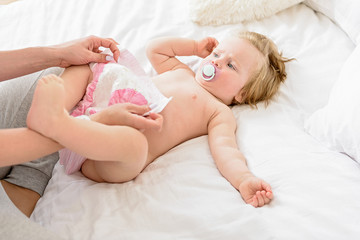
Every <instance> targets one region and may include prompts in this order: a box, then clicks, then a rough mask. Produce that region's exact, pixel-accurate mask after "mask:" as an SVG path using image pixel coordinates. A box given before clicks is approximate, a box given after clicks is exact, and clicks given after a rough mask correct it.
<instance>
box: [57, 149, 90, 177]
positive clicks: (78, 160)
mask: <svg viewBox="0 0 360 240" xmlns="http://www.w3.org/2000/svg"><path fill="white" fill-rule="evenodd" d="M59 156H60V164H61V165H64V167H65V173H66V174H68V175H70V174H73V173H74V172H77V171H79V170H80V169H81V166H82V164H83V163H84V162H85V160H86V157H83V156H81V155H79V154H77V153H76V152H73V151H71V150H69V149H67V148H64V149H61V150H60V151H59Z"/></svg>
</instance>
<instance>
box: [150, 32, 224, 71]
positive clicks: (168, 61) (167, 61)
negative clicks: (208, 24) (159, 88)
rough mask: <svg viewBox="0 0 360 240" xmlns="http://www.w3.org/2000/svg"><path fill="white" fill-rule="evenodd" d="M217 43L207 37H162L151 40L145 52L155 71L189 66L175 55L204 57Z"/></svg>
mask: <svg viewBox="0 0 360 240" xmlns="http://www.w3.org/2000/svg"><path fill="white" fill-rule="evenodd" d="M217 45H218V41H217V40H216V39H215V38H211V37H207V38H204V39H202V40H200V41H197V40H194V39H187V38H173V37H164V38H158V39H154V40H152V41H151V42H150V43H149V44H148V47H147V50H146V54H147V56H148V58H149V60H150V62H151V64H152V65H153V67H154V69H155V70H156V72H157V73H159V74H160V73H163V72H166V71H170V70H176V69H179V68H183V69H188V70H190V68H189V67H188V66H187V65H186V64H184V63H182V62H180V61H179V60H178V59H177V58H176V56H193V55H195V56H199V57H202V58H204V57H206V56H208V55H209V54H210V53H211V52H212V50H213V49H214V48H215V47H216V46H217Z"/></svg>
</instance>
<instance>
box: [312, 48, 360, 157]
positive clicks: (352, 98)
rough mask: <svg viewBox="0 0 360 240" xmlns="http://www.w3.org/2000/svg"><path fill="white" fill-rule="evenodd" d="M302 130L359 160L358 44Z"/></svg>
mask: <svg viewBox="0 0 360 240" xmlns="http://www.w3.org/2000/svg"><path fill="white" fill-rule="evenodd" d="M320 91H321V90H320ZM305 129H306V131H308V132H309V133H310V134H311V135H313V136H314V137H315V138H316V139H318V140H319V141H321V142H323V143H324V144H326V145H327V146H328V147H329V148H330V149H332V150H336V151H338V152H342V153H346V154H347V155H349V156H350V157H351V158H353V159H355V160H356V161H358V162H359V163H360V45H358V46H357V47H356V49H355V50H354V51H353V53H352V54H351V55H350V57H349V58H348V59H347V60H346V62H345V64H344V66H343V67H342V69H341V72H340V75H339V79H338V80H337V81H336V83H335V84H334V87H333V89H332V91H331V94H330V98H329V102H328V104H327V105H326V106H325V107H324V108H322V109H320V110H317V111H316V112H314V113H313V114H312V115H311V116H310V117H309V118H308V119H307V120H306V121H305Z"/></svg>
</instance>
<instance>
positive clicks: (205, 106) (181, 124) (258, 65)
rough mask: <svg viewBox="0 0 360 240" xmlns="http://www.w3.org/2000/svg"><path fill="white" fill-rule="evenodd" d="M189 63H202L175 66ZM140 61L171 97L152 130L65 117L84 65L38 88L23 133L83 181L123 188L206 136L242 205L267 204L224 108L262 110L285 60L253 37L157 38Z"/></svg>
mask: <svg viewBox="0 0 360 240" xmlns="http://www.w3.org/2000/svg"><path fill="white" fill-rule="evenodd" d="M191 55H196V56H199V57H201V58H203V60H202V62H201V65H200V67H199V70H198V71H197V72H196V73H194V72H193V71H192V70H191V69H190V68H189V67H188V66H187V65H186V64H184V63H182V62H181V61H179V60H178V59H177V58H176V56H191ZM147 56H148V58H149V60H150V62H151V63H152V65H153V67H154V69H155V70H156V71H157V72H158V73H159V75H157V76H155V77H153V78H152V81H153V83H154V84H155V86H156V87H157V88H158V90H159V91H160V92H161V93H162V94H163V95H164V96H165V97H166V98H170V97H172V100H171V101H170V102H169V103H168V104H167V106H166V107H165V108H164V109H163V110H162V111H161V112H160V113H159V114H158V113H149V115H148V116H147V118H149V119H151V120H153V121H154V123H156V124H154V127H153V128H151V129H149V128H148V129H141V126H139V127H138V128H134V127H130V126H131V124H128V123H127V122H126V118H125V119H123V122H121V125H103V124H100V123H97V122H94V121H89V120H85V119H81V118H74V117H72V116H70V115H69V113H68V111H69V110H70V109H72V108H73V107H74V106H75V105H76V104H77V103H78V101H79V100H80V99H81V98H82V97H83V95H84V93H85V89H86V86H87V85H88V84H89V83H91V81H92V79H93V74H92V72H91V70H90V68H89V66H87V65H84V66H76V67H70V68H67V69H66V70H65V72H64V73H63V74H62V76H61V78H60V77H57V76H54V75H49V76H45V77H44V78H42V79H40V80H39V83H38V85H37V88H36V90H35V94H34V99H33V103H32V106H31V109H30V111H29V114H28V119H27V124H28V127H29V128H31V129H33V130H35V131H37V132H39V133H41V134H42V135H44V136H46V137H49V138H51V139H53V140H54V141H57V142H58V143H60V144H61V145H63V146H64V147H66V148H68V149H70V150H72V151H73V152H76V153H77V154H78V155H80V156H83V157H84V159H85V161H84V162H83V163H82V165H81V171H82V173H83V174H84V175H85V176H86V177H88V178H89V179H92V180H94V181H97V182H109V183H121V182H126V181H130V180H132V179H134V178H135V177H136V176H137V175H138V174H139V173H140V172H141V171H142V170H143V169H144V168H145V167H146V166H147V165H148V164H150V163H151V162H152V161H154V160H155V159H156V158H157V157H159V156H161V155H162V154H164V153H166V152H167V151H168V150H169V149H171V148H173V147H175V146H177V145H178V144H180V143H182V142H184V141H186V140H189V139H192V138H196V137H199V136H202V135H206V134H208V139H209V146H210V150H211V154H212V156H213V158H214V161H215V163H216V166H217V167H218V169H219V171H220V173H221V174H222V175H223V176H224V177H225V178H226V179H227V180H228V181H229V182H230V183H231V184H232V185H233V186H234V187H235V188H236V189H237V190H238V191H239V192H240V194H241V196H242V198H243V199H244V201H245V202H246V203H248V204H251V205H253V206H254V207H261V206H263V205H265V204H268V203H269V202H270V201H271V199H272V198H273V193H272V190H271V187H270V185H269V184H268V183H266V182H265V181H263V180H261V179H259V178H258V177H256V176H254V175H253V174H252V173H251V172H250V171H249V169H248V167H247V165H246V159H245V157H244V156H243V154H242V153H241V152H240V151H239V149H238V147H237V143H236V138H235V130H236V120H235V118H234V116H233V114H232V111H231V109H230V108H229V105H233V104H249V105H250V106H256V103H258V102H259V101H265V102H266V103H268V101H269V100H270V99H271V97H272V96H273V95H274V94H275V93H276V92H277V90H278V88H279V85H280V84H281V83H282V82H283V81H284V80H285V78H286V73H285V64H284V62H286V61H288V60H287V59H286V58H283V57H282V56H281V54H279V53H278V50H277V48H276V46H275V45H274V43H273V42H272V41H271V40H269V39H268V38H266V37H265V36H263V35H261V34H258V33H254V32H241V33H238V34H237V35H236V36H231V37H229V38H227V39H225V40H224V41H222V42H221V43H218V41H217V40H216V39H214V38H211V37H207V38H205V39H202V40H200V41H196V40H192V39H184V38H160V39H156V40H153V41H151V42H150V43H149V45H148V47H147ZM109 64H114V65H115V63H109ZM109 66H110V65H109ZM149 110H150V108H149ZM138 117H139V118H143V117H144V116H142V115H141V116H140V115H139V116H138Z"/></svg>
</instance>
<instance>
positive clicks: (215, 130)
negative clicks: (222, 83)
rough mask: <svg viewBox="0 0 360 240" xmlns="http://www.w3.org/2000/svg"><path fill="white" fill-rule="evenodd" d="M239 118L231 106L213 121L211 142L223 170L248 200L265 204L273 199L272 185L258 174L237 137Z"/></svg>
mask: <svg viewBox="0 0 360 240" xmlns="http://www.w3.org/2000/svg"><path fill="white" fill-rule="evenodd" d="M235 130H236V121H235V118H234V116H233V114H232V112H231V110H230V109H228V111H227V110H226V111H222V112H219V113H218V114H217V115H216V116H214V117H213V118H212V119H211V120H210V123H209V145H210V149H211V153H212V155H213V157H214V160H215V163H216V166H217V167H218V169H219V171H220V173H221V174H222V175H223V176H224V177H225V178H226V179H227V180H228V181H229V182H230V183H231V184H232V185H233V186H234V187H235V188H236V189H237V190H239V192H240V194H241V196H242V198H243V199H244V200H245V202H246V203H248V204H251V205H253V206H254V207H262V206H263V205H265V204H267V203H269V202H270V201H271V199H272V198H273V193H272V191H271V187H270V185H269V184H268V183H266V182H265V181H263V180H261V179H259V178H257V177H256V176H254V175H253V174H252V173H251V172H250V171H249V169H248V167H247V165H246V159H245V157H244V156H243V154H242V153H241V152H240V151H239V149H238V146H237V144H236V139H235Z"/></svg>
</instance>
